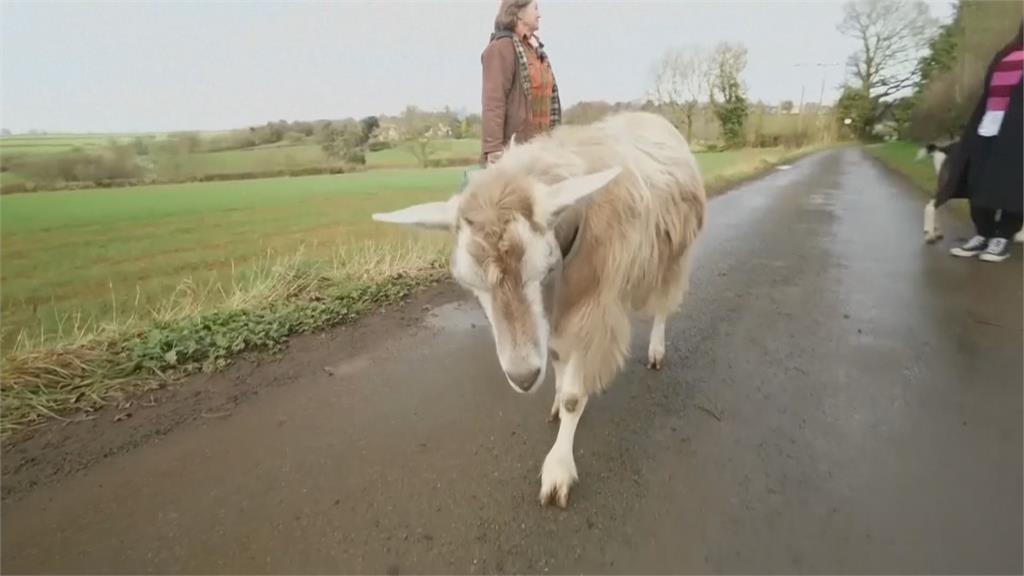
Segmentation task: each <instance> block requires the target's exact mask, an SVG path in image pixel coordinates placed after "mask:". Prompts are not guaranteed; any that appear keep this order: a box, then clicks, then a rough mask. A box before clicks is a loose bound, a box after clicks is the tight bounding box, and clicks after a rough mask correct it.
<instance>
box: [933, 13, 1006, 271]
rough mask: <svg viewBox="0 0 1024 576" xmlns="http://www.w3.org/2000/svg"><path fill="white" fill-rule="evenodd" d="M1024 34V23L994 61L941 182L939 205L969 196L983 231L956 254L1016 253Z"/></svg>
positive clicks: (992, 256) (997, 256)
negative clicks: (1012, 244)
mask: <svg viewBox="0 0 1024 576" xmlns="http://www.w3.org/2000/svg"><path fill="white" fill-rule="evenodd" d="M1022 36H1024V22H1022V24H1021V26H1020V28H1018V30H1017V36H1016V37H1015V38H1014V39H1013V40H1012V41H1010V43H1009V44H1007V45H1006V46H1005V47H1003V49H1002V50H1000V51H999V52H997V53H996V54H995V56H994V57H993V58H992V61H991V62H990V63H989V66H988V71H987V72H986V73H985V83H984V89H983V91H982V94H981V98H979V100H978V103H977V105H976V106H975V108H974V112H973V113H972V114H971V118H970V120H969V121H968V123H967V125H966V126H965V127H964V130H963V133H962V134H961V135H960V141H959V143H958V144H959V145H958V146H956V148H955V149H954V150H952V152H951V154H950V156H949V158H948V159H947V160H946V162H947V163H948V168H949V170H948V172H946V174H945V177H944V178H943V179H942V181H941V182H939V188H938V192H937V194H936V197H935V207H936V208H938V207H939V206H941V205H942V204H944V203H945V202H946V201H948V200H949V199H951V198H967V199H968V201H969V202H970V206H971V220H973V221H974V226H975V229H976V230H977V234H976V235H975V236H974V237H973V238H971V239H970V240H968V241H967V242H966V243H965V244H963V245H961V246H957V247H955V248H953V249H952V250H950V253H951V254H953V255H954V256H961V257H972V256H979V257H980V258H981V259H982V260H985V261H987V262H1002V261H1004V260H1006V259H1007V258H1009V257H1010V239H1011V238H1013V236H1014V234H1016V233H1017V231H1018V230H1020V229H1021V225H1022V223H1024V206H1022V204H1024V171H1022V158H1024V146H1022V134H1021V128H1022V126H1021V125H1022V122H1024V119H1022V114H1021V108H1022V100H1021V85H1022V77H1024V46H1022Z"/></svg>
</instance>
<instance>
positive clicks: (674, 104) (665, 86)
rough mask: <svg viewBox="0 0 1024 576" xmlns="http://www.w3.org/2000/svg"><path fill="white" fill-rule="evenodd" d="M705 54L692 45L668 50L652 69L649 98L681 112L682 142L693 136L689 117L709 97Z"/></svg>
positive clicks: (707, 68)
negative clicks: (683, 133)
mask: <svg viewBox="0 0 1024 576" xmlns="http://www.w3.org/2000/svg"><path fill="white" fill-rule="evenodd" d="M710 71H711V70H710V62H709V59H708V55H707V54H706V53H705V52H703V51H702V50H700V49H699V48H697V47H695V46H688V47H685V48H670V49H668V50H666V51H665V53H664V54H663V55H662V56H661V59H659V60H658V62H657V64H656V65H655V69H654V83H653V86H652V88H651V97H652V99H653V100H654V102H655V103H657V104H660V105H663V106H668V107H669V108H671V109H672V110H673V111H676V110H678V111H680V112H681V113H682V116H683V119H684V122H686V140H687V141H691V140H692V137H693V121H694V120H693V117H694V115H695V114H696V112H697V108H698V106H700V103H701V101H702V100H705V99H707V98H708V97H709V96H710V93H709V91H710V88H711V83H710V81H709V78H710Z"/></svg>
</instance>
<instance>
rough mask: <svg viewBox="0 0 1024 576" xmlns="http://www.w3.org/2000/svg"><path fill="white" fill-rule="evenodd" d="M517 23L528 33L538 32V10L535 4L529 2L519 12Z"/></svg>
mask: <svg viewBox="0 0 1024 576" xmlns="http://www.w3.org/2000/svg"><path fill="white" fill-rule="evenodd" d="M519 21H520V22H521V23H522V24H523V26H524V27H525V28H526V29H527V31H528V32H530V33H533V32H536V31H537V30H540V10H539V9H538V8H537V3H536V2H530V4H529V5H528V6H527V7H526V8H523V9H522V10H521V11H520V12H519Z"/></svg>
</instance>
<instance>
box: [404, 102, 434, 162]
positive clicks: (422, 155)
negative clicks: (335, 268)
mask: <svg viewBox="0 0 1024 576" xmlns="http://www.w3.org/2000/svg"><path fill="white" fill-rule="evenodd" d="M435 125H436V122H435V121H434V118H433V115H432V114H430V113H429V112H426V111H423V110H420V109H419V108H416V107H415V106H407V107H406V109H405V110H404V111H403V112H402V115H401V117H400V118H399V126H400V127H401V131H402V140H403V141H404V143H405V147H406V148H407V149H408V150H409V152H410V153H411V154H412V155H413V156H415V157H416V160H417V161H418V162H419V163H420V166H422V167H423V168H426V167H428V166H430V161H431V158H432V156H433V155H434V153H435V152H436V134H435V131H434V130H432V128H433V127H434V126H435Z"/></svg>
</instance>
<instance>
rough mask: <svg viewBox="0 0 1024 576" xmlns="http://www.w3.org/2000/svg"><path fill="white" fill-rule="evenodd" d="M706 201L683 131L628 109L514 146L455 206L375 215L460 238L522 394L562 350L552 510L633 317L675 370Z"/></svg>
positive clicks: (472, 178) (464, 263)
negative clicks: (590, 407)
mask: <svg viewBox="0 0 1024 576" xmlns="http://www.w3.org/2000/svg"><path fill="white" fill-rule="evenodd" d="M706 204H707V200H706V196H705V192H704V183H703V179H702V177H701V175H700V171H699V168H698V166H697V162H696V159H695V158H694V156H693V154H692V153H691V152H690V148H689V145H688V144H687V142H686V140H685V139H684V138H683V137H682V135H680V134H679V132H678V131H677V130H676V129H675V128H674V127H673V126H672V125H671V124H670V123H669V122H668V121H666V120H665V119H664V118H662V117H660V116H657V115H654V114H648V113H642V112H627V113H621V114H617V115H613V116H610V117H607V118H605V119H604V120H602V121H599V122H596V123H594V124H591V125H589V126H561V127H558V128H556V129H555V130H554V131H552V132H551V133H549V134H546V135H542V136H539V137H536V138H534V139H532V140H531V141H529V142H527V143H523V144H517V145H515V146H514V147H510V148H509V149H508V150H507V151H506V152H505V154H504V156H503V157H502V158H501V160H499V161H498V162H497V163H495V164H493V165H491V166H489V167H487V168H486V169H483V170H479V171H476V172H473V173H471V174H470V175H469V178H468V181H467V183H466V186H465V189H464V190H463V191H462V192H461V193H460V194H457V195H455V196H453V197H451V198H450V199H449V200H448V201H446V202H432V203H427V204H420V205H417V206H411V207H408V208H405V209H403V210H398V211H396V212H391V213H387V214H374V216H373V218H374V220H377V221H381V222H392V223H399V224H411V225H419V226H426V227H432V228H444V229H449V230H451V231H452V232H453V233H454V235H455V242H454V250H453V254H452V274H453V276H454V277H455V279H456V280H457V281H458V282H459V283H460V284H461V285H462V286H464V287H465V288H467V289H469V290H470V291H472V292H473V293H474V294H475V295H476V297H477V299H478V300H479V302H480V304H481V307H482V308H483V310H484V312H485V314H486V315H487V318H488V320H489V321H490V324H491V328H492V334H493V336H494V341H495V347H496V350H497V356H498V360H499V362H500V364H501V367H502V370H503V371H504V373H505V376H506V378H507V380H508V382H509V384H510V385H511V386H512V388H513V389H514V390H516V391H517V392H528V391H535V390H536V389H538V388H539V387H540V386H538V384H540V383H541V382H543V380H544V377H545V372H546V368H547V363H548V356H549V352H550V358H551V361H552V365H553V367H554V372H555V400H554V403H553V404H552V406H551V413H550V416H551V419H555V418H558V419H559V420H560V424H559V429H558V437H557V439H556V440H555V443H554V445H553V446H552V448H551V450H550V452H549V453H548V455H547V457H546V458H545V460H544V464H543V467H542V469H541V489H540V499H541V503H542V504H548V503H549V502H552V501H553V502H555V503H557V504H558V505H559V506H561V507H563V508H564V507H565V506H566V504H567V503H568V500H569V491H570V488H571V487H572V485H573V484H574V483H575V482H576V481H577V479H578V476H577V472H576V463H575V460H574V458H573V439H574V436H575V432H576V426H577V423H578V422H579V419H580V416H581V415H582V414H583V410H584V408H585V407H586V405H587V399H588V397H589V396H591V395H593V394H596V393H599V392H601V391H603V390H604V389H605V388H606V387H607V386H609V385H610V384H611V382H612V380H613V379H614V378H615V376H616V375H617V373H618V372H619V371H620V370H621V368H622V366H623V364H624V362H625V358H626V357H627V354H628V351H629V341H630V320H629V312H630V311H634V310H635V311H641V312H644V313H646V314H647V315H649V316H652V317H653V319H654V323H653V328H652V330H651V336H650V344H649V348H648V366H649V367H650V368H652V369H660V368H661V367H662V364H663V362H664V356H665V323H666V320H667V318H668V316H669V315H670V314H671V313H672V312H674V311H675V310H676V309H677V308H678V306H679V305H680V304H681V302H682V299H683V295H684V293H685V292H686V290H687V287H688V285H689V268H690V258H691V254H692V253H693V246H694V243H695V241H696V239H697V236H698V234H699V233H700V231H701V230H702V228H703V225H704V213H705V207H706Z"/></svg>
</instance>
